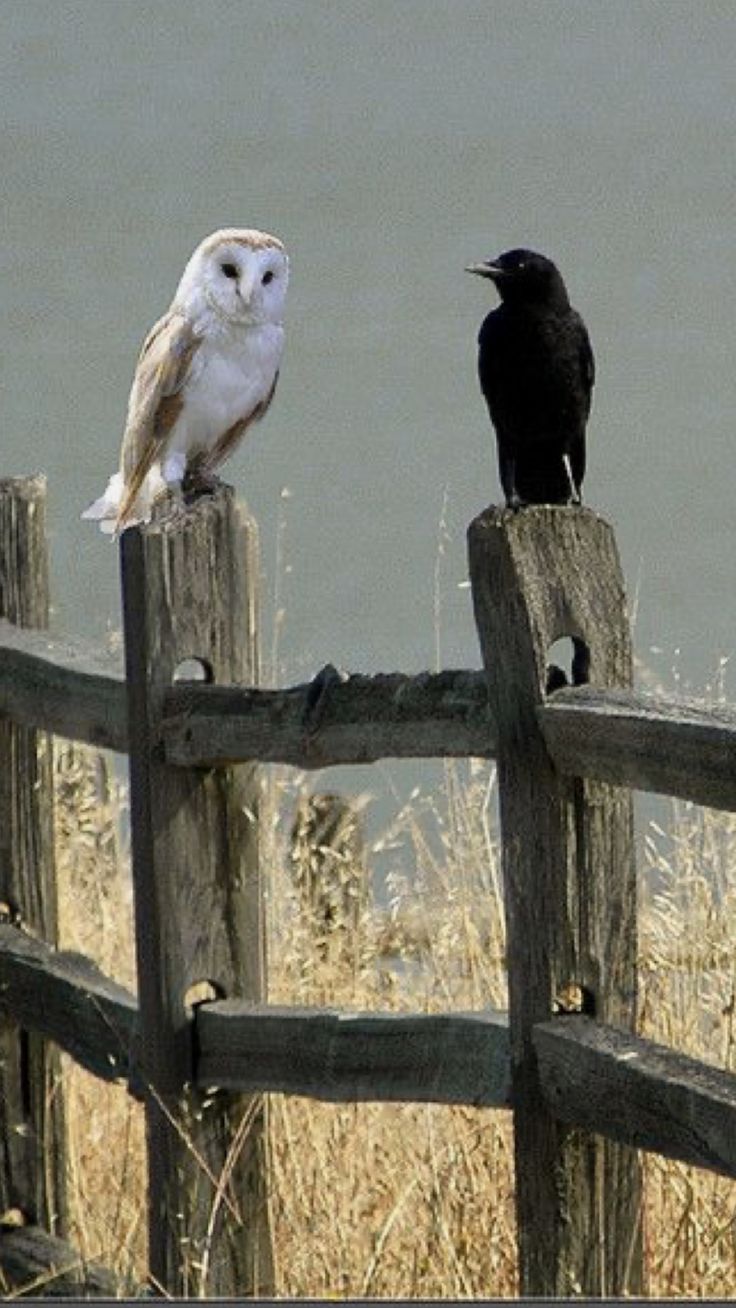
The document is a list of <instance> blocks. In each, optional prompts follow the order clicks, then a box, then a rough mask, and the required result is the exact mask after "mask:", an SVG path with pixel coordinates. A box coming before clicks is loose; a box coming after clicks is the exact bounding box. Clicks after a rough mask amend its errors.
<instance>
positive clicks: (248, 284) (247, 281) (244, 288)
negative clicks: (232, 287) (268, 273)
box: [238, 273, 256, 306]
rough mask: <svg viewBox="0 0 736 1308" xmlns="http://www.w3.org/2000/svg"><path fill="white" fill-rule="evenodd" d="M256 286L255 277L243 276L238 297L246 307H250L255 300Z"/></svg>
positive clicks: (239, 284) (239, 283)
mask: <svg viewBox="0 0 736 1308" xmlns="http://www.w3.org/2000/svg"><path fill="white" fill-rule="evenodd" d="M255 286H256V280H255V278H254V277H247V276H246V275H245V273H243V274H242V275H241V277H240V281H239V282H238V295H239V296H240V298H241V300H242V301H243V304H245V305H246V306H247V305H249V304H250V302H251V300H252V299H253V292H254V290H255Z"/></svg>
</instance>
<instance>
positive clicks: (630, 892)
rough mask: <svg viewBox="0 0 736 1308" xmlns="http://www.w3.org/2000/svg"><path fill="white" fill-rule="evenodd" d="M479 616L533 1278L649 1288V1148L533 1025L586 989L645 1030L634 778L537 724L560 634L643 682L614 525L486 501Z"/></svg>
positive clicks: (602, 1006) (523, 1217)
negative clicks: (584, 1086) (613, 1118)
mask: <svg viewBox="0 0 736 1308" xmlns="http://www.w3.org/2000/svg"><path fill="white" fill-rule="evenodd" d="M469 549H470V575H471V581H472V586H473V600H474V606H475V615H476V622H477V626H478V632H479V636H480V643H481V647H482V652H483V661H484V665H485V669H486V675H487V678H488V689H489V697H490V703H491V708H492V710H493V713H494V715H495V718H496V723H497V730H498V769H499V796H500V810H501V834H502V841H503V869H504V886H505V899H506V918H507V934H508V971H509V991H510V998H509V1010H510V1013H509V1015H510V1028H511V1052H512V1072H513V1097H514V1132H515V1156H516V1207H517V1221H518V1238H519V1260H520V1274H521V1286H520V1289H521V1292H522V1293H523V1294H525V1295H540V1296H551V1295H556V1296H569V1295H574V1294H587V1295H620V1294H624V1293H637V1292H639V1291H640V1290H641V1277H642V1270H641V1176H640V1166H639V1160H638V1157H637V1155H636V1153H635V1151H633V1150H631V1149H629V1148H627V1147H624V1146H619V1145H614V1144H611V1143H610V1142H607V1141H603V1140H602V1139H600V1138H597V1137H593V1136H590V1135H587V1134H586V1133H584V1132H582V1131H579V1130H577V1129H573V1128H569V1127H565V1126H562V1125H561V1124H560V1123H559V1122H558V1121H557V1120H556V1119H555V1116H554V1113H553V1111H552V1110H551V1108H550V1105H549V1103H548V1102H547V1101H546V1100H545V1098H544V1095H543V1091H542V1087H541V1085H540V1081H539V1076H538V1069H537V1063H536V1059H535V1054H534V1046H533V1039H532V1033H533V1028H534V1026H535V1023H538V1022H543V1021H548V1020H550V1018H551V1017H552V1015H553V1013H554V1012H559V1013H561V1015H560V1016H559V1019H558V1020H559V1021H561V1022H564V1021H565V1017H564V1016H563V1015H562V1013H564V1010H565V1007H566V1006H567V1005H568V1004H570V1005H571V1006H572V1007H575V1006H576V1004H577V1003H578V1002H581V1003H582V1006H583V1008H584V1010H585V1011H586V1012H590V1013H591V1014H592V1015H594V1016H595V1017H596V1018H598V1019H599V1020H601V1021H603V1022H609V1023H611V1024H613V1025H618V1026H620V1027H623V1028H628V1029H630V1028H631V1027H632V1026H633V1024H634V1019H635V997H636V872H635V866H634V857H633V834H632V833H633V821H632V798H631V794H630V792H629V791H623V790H617V789H614V788H613V787H610V786H607V785H603V784H601V783H594V782H589V781H583V780H574V781H565V780H564V779H563V778H561V777H560V776H559V775H558V774H557V773H556V772H555V769H554V767H553V766H552V763H551V760H550V758H549V755H548V754H547V752H546V749H545V746H544V741H543V738H542V734H541V732H540V729H539V726H538V723H537V708H538V706H539V705H540V704H542V703H543V702H544V699H545V692H546V676H547V673H546V668H547V661H548V654H549V650H550V646H551V645H552V643H553V642H554V641H556V640H558V639H560V638H561V637H571V638H572V639H573V641H574V642H575V655H576V657H575V661H574V672H576V673H577V678H576V679H577V680H588V681H590V682H591V683H592V684H593V685H595V686H600V687H605V686H629V685H630V684H631V644H630V635H629V627H628V620H627V615H626V606H625V596H624V588H623V582H622V577H621V572H620V567H619V562H618V556H617V552H616V546H615V541H614V538H613V533H612V531H611V529H610V528H609V527H608V525H607V524H606V523H605V522H603V521H602V520H601V519H600V518H598V517H596V516H595V514H593V513H591V512H590V511H589V510H583V509H568V508H547V507H539V508H529V509H525V510H523V511H522V512H519V513H510V512H508V511H506V510H498V509H493V508H491V509H489V510H488V511H487V512H486V513H483V514H481V516H480V517H478V518H476V520H475V521H474V522H473V523H472V524H471V527H470V531H469Z"/></svg>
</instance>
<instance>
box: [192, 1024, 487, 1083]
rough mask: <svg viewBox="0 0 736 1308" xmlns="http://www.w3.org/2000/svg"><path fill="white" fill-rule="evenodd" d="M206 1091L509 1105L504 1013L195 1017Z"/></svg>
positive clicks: (199, 1069)
mask: <svg viewBox="0 0 736 1308" xmlns="http://www.w3.org/2000/svg"><path fill="white" fill-rule="evenodd" d="M196 1026H197V1029H196V1034H197V1045H198V1061H197V1081H198V1082H199V1084H200V1085H201V1086H212V1085H217V1086H222V1087H223V1088H226V1089H240V1090H271V1091H280V1092H282V1093H284V1094H297V1095H308V1096H309V1097H310V1098H312V1099H323V1100H328V1101H331V1102H351V1103H352V1102H358V1101H365V1100H372V1101H377V1100H380V1101H385V1100H390V1101H407V1102H408V1101H411V1102H414V1103H443V1104H474V1105H477V1106H483V1107H494V1108H505V1107H508V1106H509V1104H510V1093H511V1090H510V1066H509V1042H508V1024H507V1018H506V1014H505V1013H498V1012H493V1011H490V1010H489V1011H487V1012H474V1013H448V1014H433V1013H421V1014H417V1013H408V1014H398V1013H345V1012H338V1011H335V1010H329V1009H298V1008H276V1007H271V1006H267V1005H259V1006H257V1007H252V1006H249V1005H247V1004H244V1003H242V1002H240V1001H238V1000H219V1001H217V1002H215V1003H211V1004H203V1005H201V1006H200V1007H199V1008H198V1009H197V1012H196Z"/></svg>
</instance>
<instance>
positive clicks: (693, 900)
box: [57, 747, 736, 1297]
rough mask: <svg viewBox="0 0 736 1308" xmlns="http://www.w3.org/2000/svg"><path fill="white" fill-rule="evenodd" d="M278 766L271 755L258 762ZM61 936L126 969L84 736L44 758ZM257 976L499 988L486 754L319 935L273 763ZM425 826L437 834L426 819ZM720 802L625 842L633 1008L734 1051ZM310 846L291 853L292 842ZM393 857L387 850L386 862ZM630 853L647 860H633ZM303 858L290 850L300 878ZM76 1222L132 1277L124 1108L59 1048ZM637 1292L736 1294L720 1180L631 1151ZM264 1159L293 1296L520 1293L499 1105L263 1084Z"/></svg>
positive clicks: (116, 969) (139, 1206)
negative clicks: (636, 1001) (338, 1097)
mask: <svg viewBox="0 0 736 1308" xmlns="http://www.w3.org/2000/svg"><path fill="white" fill-rule="evenodd" d="M271 775H273V770H272V774H271ZM57 779H58V804H57V810H58V812H57V829H58V843H59V851H60V864H61V877H62V879H61V885H62V901H63V916H62V930H63V944H64V945H66V946H67V947H73V948H76V949H80V950H83V951H84V952H87V953H89V954H90V955H92V956H93V957H94V958H96V959H97V961H98V962H99V963H100V965H101V967H102V968H103V969H104V970H105V971H107V972H108V973H109V974H111V975H113V976H114V977H116V978H117V979H119V980H121V981H123V982H125V983H127V984H131V983H132V974H133V960H132V943H131V939H132V937H131V903H130V889H129V876H128V871H127V868H126V860H125V857H124V855H122V854H121V851H120V849H119V842H118V835H117V832H118V818H119V813H120V809H121V806H122V804H123V799H124V797H123V795H122V794H121V792H120V790H119V788H118V787H116V786H115V785H114V784H113V783H112V782H111V780H110V776H109V773H108V772H107V770H106V768H104V767H102V766H101V765H100V764H99V763H98V762H96V761H95V759H94V756H91V755H89V754H87V753H86V752H85V751H82V750H80V749H78V748H73V749H72V748H70V747H65V748H64V749H62V750H60V752H59V755H58V760H57ZM270 784H271V785H272V789H271V791H270V793H269V796H268V801H269V802H268V805H267V811H268V812H270V813H271V818H270V820H268V821H266V822H265V823H264V828H265V831H264V856H265V858H266V859H267V866H268V869H269V877H270V900H269V912H270V924H269V936H270V992H269V997H270V998H271V999H272V1000H278V1001H280V1002H289V1003H298V1004H309V1005H315V1006H318V1005H330V1006H338V1005H339V1006H341V1007H345V1008H355V1009H382V1010H389V1009H402V1008H403V1009H414V1010H422V1011H432V1010H442V1009H447V1008H451V1007H454V1008H473V1007H483V1006H497V1007H501V1006H504V1004H505V977H504V969H503V953H504V944H503V919H502V912H501V896H500V885H499V866H498V844H497V838H496V834H495V826H494V822H495V819H494V816H493V813H494V795H493V773H492V771H491V770H489V769H488V768H487V767H485V766H480V765H478V764H474V763H471V764H469V765H468V766H462V767H458V766H454V765H453V766H448V767H447V768H446V769H445V786H444V788H443V791H442V793H441V794H439V795H437V796H435V797H434V798H431V799H425V800H422V799H421V798H415V799H414V800H413V801H412V803H411V804H410V805H409V806H408V807H407V808H406V809H405V810H404V811H403V812H401V813H400V814H399V815H398V816H397V818H396V821H395V823H394V825H393V827H392V830H391V831H390V832H388V833H387V834H386V838H385V844H386V845H387V846H389V847H396V855H395V862H396V868H397V871H396V874H395V875H394V876H393V877H392V878H391V881H390V899H389V903H388V904H387V905H384V906H383V907H382V908H380V909H378V908H376V907H375V906H373V905H372V904H371V902H370V901H368V902H362V901H361V899H360V895H359V894H357V896H356V897H357V900H358V901H360V902H358V903H357V906H356V902H354V901H353V902H352V903H351V901H350V894H351V892H352V893H353V895H354V896H355V895H356V886H358V885H359V880H358V879H357V878H356V877H354V876H353V875H352V874H351V871H350V869H347V868H346V869H345V873H344V877H345V885H346V900H345V902H346V904H347V908H346V916H347V917H348V918H349V925H348V927H346V928H344V929H343V927H341V926H340V925H337V926H336V925H335V924H334V923H333V924H332V926H331V927H330V929H329V930H327V931H326V932H324V933H323V934H322V936H321V939H320V940H315V932H314V930H313V929H312V928H311V927H310V926H309V923H308V920H307V919H306V917H305V915H304V914H303V913H300V912H299V881H300V877H299V875H297V877H296V878H295V875H294V874H295V871H296V872H297V873H299V872H300V868H299V867H297V868H295V866H294V861H293V858H292V857H291V855H290V848H291V844H290V825H291V815H293V813H294V811H295V805H296V801H297V797H296V792H295V787H294V785H293V784H292V785H290V784H287V782H286V781H285V780H284V779H283V778H282V779H280V780H279V779H276V780H274V781H272V782H271V783H270ZM429 831H432V836H433V838H432V839H429V838H428V835H427V833H428V832H429ZM735 856H736V816H731V815H725V814H715V813H712V812H708V811H705V810H701V809H696V808H691V807H689V806H686V805H681V804H672V805H671V806H669V809H668V818H667V821H666V822H663V824H662V825H661V826H660V827H656V826H654V825H652V826H650V828H649V834H648V836H647V838H646V841H645V848H644V850H643V855H642V858H641V859H640V862H641V863H642V864H644V863H646V865H647V868H648V871H649V873H650V875H649V876H648V877H647V876H645V875H642V876H641V877H640V881H641V882H642V884H643V883H645V882H647V883H648V884H649V885H650V889H649V890H648V892H647V893H646V895H643V896H642V914H641V931H640V936H641V941H640V947H641V1029H642V1031H643V1032H644V1033H646V1034H647V1035H650V1036H652V1037H654V1038H656V1039H659V1040H662V1041H663V1042H665V1043H668V1044H671V1045H673V1046H677V1047H678V1048H680V1049H683V1050H685V1051H687V1052H690V1053H694V1054H697V1055H698V1056H699V1057H702V1058H705V1059H707V1060H708V1061H710V1062H713V1063H715V1064H717V1065H719V1066H727V1067H731V1066H732V1065H733V1063H734V1060H735V1058H736V1054H735V1052H734V1009H735V1007H736V1003H735V1001H736V911H735V910H736V857H735ZM302 857H304V855H302ZM399 869H401V870H400V871H399ZM640 870H641V871H642V873H644V868H643V867H642V868H641V869H640ZM303 880H304V868H303V867H302V868H301V881H302V882H303ZM66 1067H67V1070H66V1076H67V1078H68V1084H69V1093H70V1097H71V1111H70V1124H69V1131H70V1144H71V1153H70V1156H71V1164H70V1167H71V1176H70V1185H71V1188H72V1191H73V1200H74V1212H75V1230H74V1232H73V1233H72V1235H73V1239H74V1240H75V1242H76V1243H77V1244H78V1246H79V1247H80V1248H81V1251H82V1253H83V1254H84V1255H85V1256H86V1257H90V1258H95V1259H97V1260H99V1261H101V1262H103V1263H106V1264H108V1265H109V1266H114V1267H115V1268H117V1269H118V1270H119V1271H121V1272H122V1273H124V1274H125V1275H126V1276H133V1277H134V1278H137V1279H143V1278H144V1276H145V1267H146V1254H145V1216H144V1204H143V1197H144V1178H143V1173H144V1155H143V1134H142V1123H141V1113H140V1109H139V1108H138V1107H137V1106H136V1105H134V1104H133V1103H132V1102H128V1097H127V1095H126V1094H125V1092H124V1090H122V1089H120V1088H118V1087H105V1086H101V1085H99V1084H98V1083H97V1082H93V1081H92V1080H91V1079H90V1078H88V1077H87V1076H86V1075H84V1074H82V1073H81V1072H80V1071H78V1070H77V1069H76V1068H73V1067H72V1066H71V1064H67V1065H66ZM645 1168H646V1198H645V1211H644V1214H643V1221H644V1232H645V1246H646V1257H647V1274H648V1286H647V1289H648V1293H649V1294H650V1295H652V1296H658V1297H662V1296H668V1295H672V1296H683V1297H684V1296H696V1297H697V1296H701V1295H704V1296H706V1295H710V1296H722V1297H729V1296H732V1295H734V1293H736V1224H735V1220H736V1186H735V1185H734V1184H733V1183H732V1182H729V1181H727V1180H725V1179H723V1178H719V1177H716V1176H713V1175H711V1174H708V1173H705V1172H699V1171H696V1170H695V1169H693V1168H689V1167H686V1166H684V1165H680V1164H678V1163H673V1162H670V1161H666V1160H661V1159H658V1158H652V1157H647V1158H646V1162H645ZM270 1171H271V1176H270V1180H271V1195H272V1218H273V1229H274V1236H275V1249H276V1263H277V1289H278V1293H279V1294H281V1295H293V1296H300V1297H302V1296H304V1297H306V1296H334V1297H341V1296H343V1295H365V1296H376V1297H380V1296H398V1297H419V1296H423V1297H433V1296H434V1297H479V1296H507V1295H509V1296H510V1295H514V1294H515V1293H516V1290H517V1285H516V1279H515V1269H514V1217H513V1170H512V1139H511V1131H510V1121H509V1115H508V1114H506V1113H503V1112H492V1111H488V1110H475V1109H469V1108H457V1107H452V1108H451V1107H439V1106H438V1107H435V1106H422V1105H343V1106H335V1105H322V1104H318V1103H312V1102H310V1101H307V1100H303V1099H296V1098H286V1097H282V1096H273V1097H272V1099H271V1117H270Z"/></svg>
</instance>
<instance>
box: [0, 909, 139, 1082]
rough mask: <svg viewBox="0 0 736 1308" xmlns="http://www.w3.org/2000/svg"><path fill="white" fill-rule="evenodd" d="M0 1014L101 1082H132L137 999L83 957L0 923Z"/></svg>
mask: <svg viewBox="0 0 736 1308" xmlns="http://www.w3.org/2000/svg"><path fill="white" fill-rule="evenodd" d="M0 1013H4V1014H7V1015H8V1016H9V1017H12V1018H13V1021H15V1022H17V1023H18V1025H19V1026H21V1027H23V1028H24V1029H25V1030H27V1031H36V1032H38V1033H39V1035H42V1036H45V1037H46V1039H48V1040H53V1041H54V1042H55V1043H56V1044H57V1045H59V1047H60V1048H61V1049H63V1050H65V1052H66V1053H68V1054H71V1055H72V1057H73V1058H74V1059H75V1060H76V1061H77V1062H78V1063H79V1064H81V1066H82V1067H84V1068H86V1069H87V1071H88V1072H92V1073H93V1074H94V1075H95V1076H98V1077H100V1078H101V1079H102V1080H103V1081H116V1080H118V1079H124V1080H128V1081H129V1080H130V1072H131V1048H132V1047H133V1046H134V1041H135V1036H136V1031H137V1026H138V1006H137V1003H136V1000H135V996H134V995H132V994H130V992H129V991H128V990H126V989H125V988H124V987H123V986H121V985H118V984H117V982H116V981H111V980H110V979H109V978H108V977H106V976H104V975H103V973H102V972H101V971H100V969H99V968H98V967H97V966H96V964H95V963H93V962H92V961H91V960H90V959H89V958H86V957H85V956H84V955H82V954H75V953H67V952H64V951H61V950H59V951H56V950H54V949H51V948H50V947H49V946H48V945H45V944H44V943H43V942H42V941H41V940H34V939H33V937H32V936H28V935H26V934H25V933H24V932H23V931H19V930H18V928H17V927H14V926H4V925H0ZM133 1091H134V1093H135V1092H136V1091H135V1087H133Z"/></svg>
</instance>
